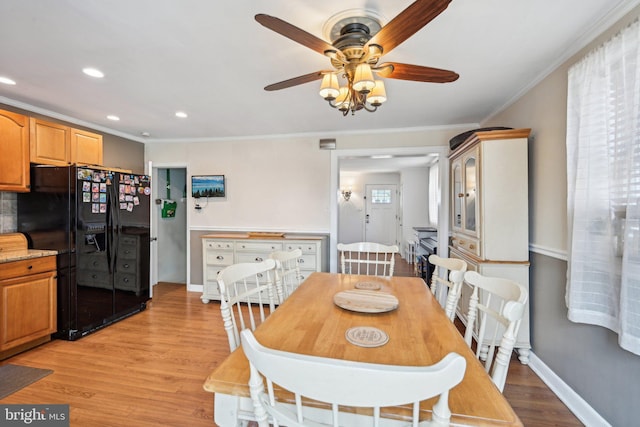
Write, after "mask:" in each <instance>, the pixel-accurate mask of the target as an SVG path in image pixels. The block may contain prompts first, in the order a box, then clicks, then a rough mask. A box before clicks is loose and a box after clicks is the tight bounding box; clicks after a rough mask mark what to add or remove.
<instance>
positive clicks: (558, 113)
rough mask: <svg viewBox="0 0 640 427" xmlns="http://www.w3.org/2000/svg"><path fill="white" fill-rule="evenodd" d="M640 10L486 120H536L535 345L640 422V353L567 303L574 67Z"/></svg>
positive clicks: (599, 399)
mask: <svg viewBox="0 0 640 427" xmlns="http://www.w3.org/2000/svg"><path fill="white" fill-rule="evenodd" d="M639 15H640V7H637V8H635V9H634V10H632V11H631V12H630V13H629V14H628V15H627V16H625V17H624V18H623V19H622V20H621V21H620V22H618V23H617V24H615V25H614V26H613V27H612V28H610V29H609V30H607V31H605V33H603V34H602V35H601V36H599V37H598V38H597V39H596V40H594V41H592V42H591V43H590V44H589V45H588V46H587V47H586V48H585V49H583V50H582V51H581V52H579V53H578V54H576V55H575V56H574V57H573V58H571V59H569V60H568V61H567V62H566V63H564V64H563V65H562V66H560V67H559V68H558V69H557V70H555V71H554V72H553V73H551V74H550V75H549V76H548V77H547V78H545V79H544V80H543V81H541V82H540V83H539V84H537V85H536V86H535V87H533V88H532V89H531V90H530V91H529V92H527V93H526V94H525V95H524V96H523V97H522V98H520V99H518V101H516V102H515V103H514V104H513V105H511V106H510V107H508V108H506V109H505V110H504V111H503V112H501V113H499V114H497V115H496V116H495V117H492V118H491V119H490V120H487V121H486V122H484V123H483V125H485V126H512V127H518V128H519V127H527V128H528V127H530V128H532V138H531V139H530V141H529V187H530V188H529V194H530V196H529V197H530V200H529V206H530V208H529V209H530V215H529V218H530V242H531V248H532V250H533V252H532V253H531V281H530V292H531V295H530V301H531V329H532V338H531V340H532V342H531V344H532V346H533V352H534V353H535V354H536V355H537V356H538V357H539V358H540V359H541V360H542V361H543V362H544V363H545V364H546V365H547V366H549V368H551V370H553V371H554V372H555V373H556V374H557V375H558V376H559V377H560V378H562V380H563V381H564V382H565V383H567V384H568V385H569V386H570V387H571V388H572V389H573V390H575V391H576V392H577V393H578V394H579V395H580V396H581V397H582V398H583V399H585V400H586V401H587V402H588V403H589V405H591V407H593V408H594V409H595V410H596V411H597V412H598V413H599V414H600V415H601V416H603V417H604V418H605V419H606V420H607V421H608V422H609V423H611V425H613V426H633V425H638V420H639V419H640V404H638V402H640V380H639V379H640V357H638V356H636V355H633V354H632V353H629V352H627V351H625V350H622V349H621V348H620V347H619V346H618V343H617V335H616V334H615V333H613V332H611V331H609V330H608V329H605V328H601V327H598V326H591V325H584V324H576V323H572V322H570V321H569V320H568V319H567V308H566V305H565V300H564V297H565V288H566V270H567V262H566V261H565V259H566V250H567V210H566V200H567V188H566V182H567V178H566V151H565V136H566V114H567V113H566V108H567V99H566V98H567V70H568V68H569V67H570V66H571V65H572V64H574V63H575V62H577V61H578V60H580V58H582V57H583V56H584V54H585V53H586V52H588V51H589V50H591V49H593V48H595V47H597V46H599V45H600V44H602V43H603V42H604V41H605V40H607V39H609V38H610V37H611V36H612V35H613V34H615V32H617V31H619V30H620V29H621V28H622V27H623V26H625V25H627V24H628V23H630V22H631V21H632V20H633V19H635V18H636V17H638V16H639Z"/></svg>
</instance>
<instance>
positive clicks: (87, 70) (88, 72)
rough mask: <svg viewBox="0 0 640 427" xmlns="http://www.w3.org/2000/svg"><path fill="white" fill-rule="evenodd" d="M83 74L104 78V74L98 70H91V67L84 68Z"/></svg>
mask: <svg viewBox="0 0 640 427" xmlns="http://www.w3.org/2000/svg"><path fill="white" fill-rule="evenodd" d="M82 72H83V73H85V74H86V75H87V76H91V77H96V78H98V79H101V78H103V77H104V73H103V72H102V71H100V70H98V69H97V68H91V67H87V68H83V69H82Z"/></svg>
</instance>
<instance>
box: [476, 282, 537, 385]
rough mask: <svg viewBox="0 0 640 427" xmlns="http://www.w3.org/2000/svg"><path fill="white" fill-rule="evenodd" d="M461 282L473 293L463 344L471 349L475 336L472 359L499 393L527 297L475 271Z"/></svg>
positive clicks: (511, 285)
mask: <svg viewBox="0 0 640 427" xmlns="http://www.w3.org/2000/svg"><path fill="white" fill-rule="evenodd" d="M464 280H465V282H466V283H468V284H469V285H470V286H471V287H472V289H473V291H472V293H471V297H470V299H469V313H468V315H467V326H466V330H465V335H464V340H465V342H466V343H467V345H468V346H469V347H471V348H473V336H474V334H475V335H476V352H475V353H476V357H477V358H478V359H480V360H481V361H484V365H485V370H486V371H487V373H489V374H490V375H491V379H492V380H493V382H494V383H495V385H496V386H497V387H498V389H499V390H500V391H503V390H504V384H505V382H506V380H507V373H508V370H509V361H510V360H511V353H512V352H513V346H514V344H515V342H516V336H517V335H518V329H519V328H520V322H521V320H522V317H523V316H524V312H525V304H526V302H527V299H528V297H529V293H528V292H527V289H526V288H525V287H524V286H522V285H521V284H520V283H518V282H515V281H513V280H509V279H503V278H497V277H486V276H482V275H481V274H479V273H477V272H475V271H467V272H466V273H465V274H464ZM476 322H477V326H476ZM496 348H497V349H498V350H497V353H496Z"/></svg>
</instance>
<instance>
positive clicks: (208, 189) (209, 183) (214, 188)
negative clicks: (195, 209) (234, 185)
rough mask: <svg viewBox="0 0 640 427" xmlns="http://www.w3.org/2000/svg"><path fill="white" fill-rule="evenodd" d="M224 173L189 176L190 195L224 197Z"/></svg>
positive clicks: (196, 196)
mask: <svg viewBox="0 0 640 427" xmlns="http://www.w3.org/2000/svg"><path fill="white" fill-rule="evenodd" d="M225 195H226V191H225V183H224V175H193V176H191V196H192V197H194V198H196V199H199V198H201V197H225Z"/></svg>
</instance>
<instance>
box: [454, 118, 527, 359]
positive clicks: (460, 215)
mask: <svg viewBox="0 0 640 427" xmlns="http://www.w3.org/2000/svg"><path fill="white" fill-rule="evenodd" d="M530 131H531V130H530V129H513V130H494V131H478V132H475V133H473V134H471V136H470V137H469V138H468V139H467V140H466V141H465V142H463V143H462V144H461V145H460V146H458V147H457V148H456V149H455V150H454V151H452V152H451V154H450V155H449V161H450V166H451V167H450V171H451V195H450V197H451V199H450V200H451V207H452V208H451V239H450V248H449V256H451V257H453V258H459V259H463V260H464V261H466V262H467V266H468V267H467V269H468V270H473V271H477V272H478V273H480V274H482V275H484V276H489V277H503V278H506V279H511V280H515V281H517V282H519V283H520V284H522V285H523V286H524V287H525V288H526V289H527V290H528V289H529V195H528V194H529V193H528V154H527V153H528V136H529V133H530ZM470 293H471V289H470V287H469V286H467V285H463V287H462V290H461V297H460V301H459V305H458V309H457V315H458V317H460V319H461V320H462V322H463V323H465V324H466V319H467V314H468V313H467V312H468V301H469V297H470ZM480 298H482V296H480ZM515 348H516V349H517V350H518V353H519V356H520V361H521V362H523V363H527V362H528V360H529V350H530V348H531V344H530V339H529V309H528V304H527V309H526V312H525V316H524V318H523V320H522V323H521V326H520V330H519V332H518V336H517V340H516V344H515Z"/></svg>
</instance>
